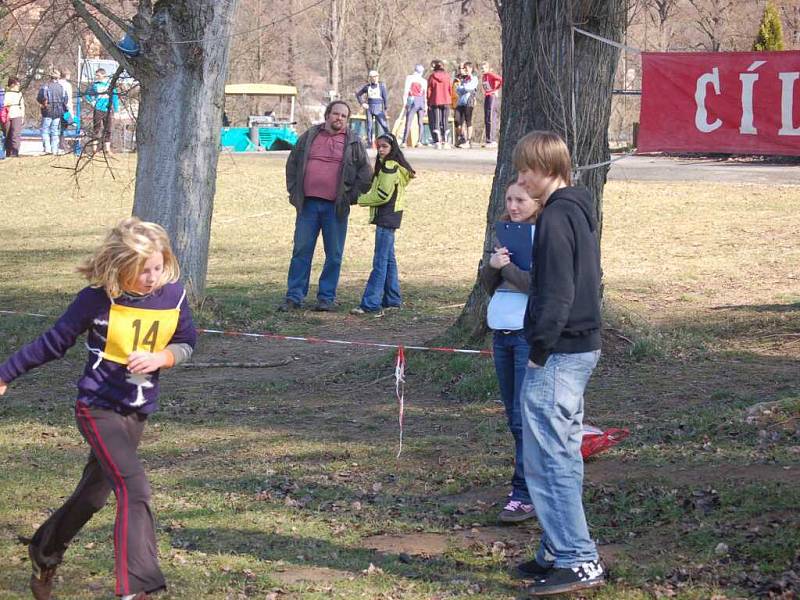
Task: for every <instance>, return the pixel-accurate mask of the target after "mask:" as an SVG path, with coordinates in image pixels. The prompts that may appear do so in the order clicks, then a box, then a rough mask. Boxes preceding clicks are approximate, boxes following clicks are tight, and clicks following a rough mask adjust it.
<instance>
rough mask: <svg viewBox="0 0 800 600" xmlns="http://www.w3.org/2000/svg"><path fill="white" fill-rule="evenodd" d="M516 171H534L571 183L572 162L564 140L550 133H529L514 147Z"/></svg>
mask: <svg viewBox="0 0 800 600" xmlns="http://www.w3.org/2000/svg"><path fill="white" fill-rule="evenodd" d="M512 160H513V161H514V168H515V169H516V170H517V171H527V170H534V171H538V172H539V173H544V174H546V175H555V176H556V177H559V178H561V179H563V180H564V183H566V184H567V185H570V184H571V183H572V160H571V159H570V157H569V149H568V148H567V144H566V143H564V140H562V139H561V136H559V135H558V134H557V133H554V132H552V131H531V132H530V133H527V134H526V135H524V136H523V137H522V138H520V140H519V141H518V142H517V145H516V146H514V153H513V156H512Z"/></svg>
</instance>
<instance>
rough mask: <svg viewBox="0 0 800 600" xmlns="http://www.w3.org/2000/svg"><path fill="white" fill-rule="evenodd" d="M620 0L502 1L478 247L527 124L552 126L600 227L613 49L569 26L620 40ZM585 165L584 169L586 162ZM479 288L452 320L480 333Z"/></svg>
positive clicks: (499, 205)
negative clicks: (497, 83) (499, 73)
mask: <svg viewBox="0 0 800 600" xmlns="http://www.w3.org/2000/svg"><path fill="white" fill-rule="evenodd" d="M625 7H626V3H625V0H569V1H565V0H536V1H530V2H503V3H502V5H501V7H500V21H501V24H502V32H503V33H502V41H503V79H504V80H505V81H507V82H509V84H508V85H506V86H505V93H504V97H503V112H502V116H501V124H500V131H501V135H500V148H499V152H498V160H497V167H496V170H495V175H494V182H493V185H492V192H491V196H490V200H489V207H488V209H487V213H486V233H485V236H484V248H483V250H484V254H483V257H484V258H486V257H488V256H489V254H490V253H491V252H492V247H491V244H492V232H493V228H494V223H495V221H497V218H498V217H499V216H500V214H501V213H502V211H503V209H504V191H505V188H506V186H507V184H508V183H509V181H510V180H511V179H512V176H513V175H514V174H515V173H514V168H513V165H512V162H511V155H512V150H513V148H514V145H515V144H516V142H517V140H518V139H519V138H520V137H522V136H523V135H524V134H525V133H527V132H528V131H531V130H534V129H540V130H541V129H546V130H553V131H556V132H558V133H559V134H560V135H562V136H563V137H564V139H565V140H566V142H567V145H568V146H569V148H570V150H571V153H572V158H573V161H574V163H575V166H576V168H577V177H576V183H579V184H582V185H585V186H586V187H588V188H589V189H590V190H591V192H592V194H593V196H594V198H595V200H596V203H597V204H596V205H597V216H598V222H599V223H600V228H599V231H598V235H600V234H601V233H602V216H603V187H604V185H605V181H606V174H607V172H608V165H607V164H603V163H605V162H606V161H607V160H608V158H609V151H608V122H609V116H610V111H611V90H612V86H613V81H614V73H615V71H616V67H617V61H618V55H619V51H618V49H617V48H616V47H614V46H612V45H609V44H606V43H603V42H600V41H598V40H596V39H593V38H590V37H586V36H584V35H580V34H579V33H577V32H575V31H574V30H573V26H575V27H579V28H581V29H583V30H586V31H589V32H592V33H594V34H596V35H599V36H602V37H605V38H607V39H610V40H615V41H619V40H620V39H621V38H622V33H623V31H624V28H625V23H626V13H625ZM584 167H586V168H584ZM487 301H488V297H487V294H486V292H485V290H483V288H482V287H481V285H480V281H479V280H476V283H475V286H474V287H473V290H472V293H471V294H470V297H469V299H468V300H467V303H466V305H465V307H464V310H463V311H462V313H461V315H460V317H459V319H458V322H457V325H456V326H457V327H458V328H459V329H461V330H462V331H464V332H465V333H467V334H468V335H469V336H470V337H474V338H479V337H482V336H483V335H484V334H485V332H486V303H487Z"/></svg>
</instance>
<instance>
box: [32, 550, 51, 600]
mask: <svg viewBox="0 0 800 600" xmlns="http://www.w3.org/2000/svg"><path fill="white" fill-rule="evenodd" d="M28 556H29V557H30V559H31V568H32V569H33V573H32V574H31V593H32V594H33V597H34V598H35V599H36V600H50V595H51V594H52V593H53V579H54V578H55V575H56V568H57V567H43V566H41V565H40V564H39V563H38V562H37V561H36V556H35V553H34V546H33V544H30V545H28Z"/></svg>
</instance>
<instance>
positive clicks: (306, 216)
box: [286, 198, 347, 304]
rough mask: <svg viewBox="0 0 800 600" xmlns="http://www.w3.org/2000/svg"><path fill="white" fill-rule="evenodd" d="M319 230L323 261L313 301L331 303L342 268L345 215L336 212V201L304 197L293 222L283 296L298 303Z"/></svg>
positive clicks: (308, 272) (309, 272) (334, 296)
mask: <svg viewBox="0 0 800 600" xmlns="http://www.w3.org/2000/svg"><path fill="white" fill-rule="evenodd" d="M320 231H322V245H323V247H324V248H325V264H324V265H323V267H322V273H321V274H320V276H319V290H318V291H317V300H319V301H321V302H333V301H334V300H335V299H336V286H337V285H338V284H339V272H340V271H341V268H342V254H343V253H344V242H345V239H346V238H347V217H345V218H343V219H340V218H339V217H338V216H337V215H336V203H335V202H330V201H328V200H322V199H320V198H306V199H305V202H303V210H301V211H300V212H299V213H298V215H297V218H296V219H295V222H294V249H293V250H292V261H291V262H290V263H289V277H288V285H287V287H288V289H287V291H286V299H287V300H291V301H293V302H296V303H298V304H302V303H303V300H304V299H305V297H306V295H307V294H308V283H309V280H310V278H311V261H312V260H313V258H314V249H315V248H316V246H317V238H318V237H319V232H320Z"/></svg>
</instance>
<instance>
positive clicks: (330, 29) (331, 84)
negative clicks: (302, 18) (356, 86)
mask: <svg viewBox="0 0 800 600" xmlns="http://www.w3.org/2000/svg"><path fill="white" fill-rule="evenodd" d="M348 4H349V3H348V0H330V4H329V6H328V19H327V21H326V24H325V27H324V28H323V30H322V31H321V32H320V36H321V38H322V41H323V43H324V44H325V49H326V50H327V53H328V89H329V90H331V91H332V92H333V93H334V94H335V95H339V93H340V90H339V88H340V86H341V71H342V62H341V61H342V54H343V48H344V32H345V29H346V27H347V14H348Z"/></svg>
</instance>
